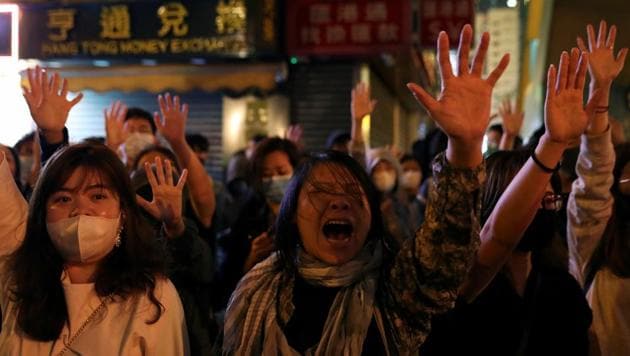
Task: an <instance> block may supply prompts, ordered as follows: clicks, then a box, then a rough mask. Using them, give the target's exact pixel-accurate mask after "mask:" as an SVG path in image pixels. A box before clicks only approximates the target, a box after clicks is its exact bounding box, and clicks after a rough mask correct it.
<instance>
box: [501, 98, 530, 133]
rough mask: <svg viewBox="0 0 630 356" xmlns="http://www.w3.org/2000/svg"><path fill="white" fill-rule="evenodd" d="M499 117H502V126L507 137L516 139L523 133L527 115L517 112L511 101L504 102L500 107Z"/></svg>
mask: <svg viewBox="0 0 630 356" xmlns="http://www.w3.org/2000/svg"><path fill="white" fill-rule="evenodd" d="M499 115H500V116H501V124H502V126H503V133H504V134H505V135H509V136H513V137H516V136H518V134H519V133H520V132H521V127H522V126H523V119H524V118H525V113H524V112H522V111H517V110H516V108H514V107H513V105H512V103H511V102H510V100H509V99H507V100H505V101H503V103H501V106H500V107H499Z"/></svg>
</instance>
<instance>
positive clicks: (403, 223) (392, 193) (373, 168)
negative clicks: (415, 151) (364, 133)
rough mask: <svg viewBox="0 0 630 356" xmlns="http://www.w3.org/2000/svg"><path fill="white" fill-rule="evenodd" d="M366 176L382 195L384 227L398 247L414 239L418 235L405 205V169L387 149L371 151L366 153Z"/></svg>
mask: <svg viewBox="0 0 630 356" xmlns="http://www.w3.org/2000/svg"><path fill="white" fill-rule="evenodd" d="M366 169H367V173H368V175H369V176H370V179H371V180H372V183H373V184H374V187H375V188H376V190H377V191H378V192H379V196H380V202H381V206H380V207H381V213H382V216H383V223H384V226H385V228H386V230H387V232H388V233H389V235H390V236H391V237H393V238H394V240H395V242H396V244H397V245H400V244H402V242H403V241H405V240H407V239H409V238H411V237H412V236H413V232H414V231H415V228H416V227H414V226H411V224H410V223H409V212H408V211H407V208H406V207H405V205H404V204H403V203H402V198H403V196H402V194H404V193H402V190H401V189H399V188H400V187H401V181H400V180H401V178H402V174H403V172H402V167H401V166H400V163H398V160H397V159H396V158H395V157H394V155H393V154H392V152H391V151H390V150H388V149H386V148H372V149H369V150H368V151H367V153H366Z"/></svg>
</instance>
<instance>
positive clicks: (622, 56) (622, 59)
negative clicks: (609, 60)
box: [615, 48, 628, 71]
mask: <svg viewBox="0 0 630 356" xmlns="http://www.w3.org/2000/svg"><path fill="white" fill-rule="evenodd" d="M627 54H628V49H627V48H622V49H621V51H619V53H618V54H617V59H616V60H615V61H616V62H617V65H619V66H620V68H619V71H621V70H622V69H623V66H624V64H625V63H626V55H627Z"/></svg>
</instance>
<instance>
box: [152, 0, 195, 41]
mask: <svg viewBox="0 0 630 356" xmlns="http://www.w3.org/2000/svg"><path fill="white" fill-rule="evenodd" d="M186 16H188V10H186V7H185V6H184V5H182V4H181V3H178V2H171V3H168V4H166V5H162V6H160V8H159V9H158V17H159V18H160V21H162V28H160V30H159V31H158V36H160V37H164V36H166V35H168V34H169V33H171V32H172V33H173V35H174V36H176V37H182V36H186V35H187V34H188V25H187V24H186V23H185V22H184V21H185V20H186Z"/></svg>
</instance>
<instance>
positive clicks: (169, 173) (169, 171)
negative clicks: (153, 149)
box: [164, 159, 173, 186]
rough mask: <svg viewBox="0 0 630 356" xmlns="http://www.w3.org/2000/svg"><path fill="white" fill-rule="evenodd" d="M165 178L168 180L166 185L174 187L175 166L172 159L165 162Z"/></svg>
mask: <svg viewBox="0 0 630 356" xmlns="http://www.w3.org/2000/svg"><path fill="white" fill-rule="evenodd" d="M164 176H165V178H166V184H167V185H169V186H173V165H172V164H171V160H170V159H165V160H164Z"/></svg>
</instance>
